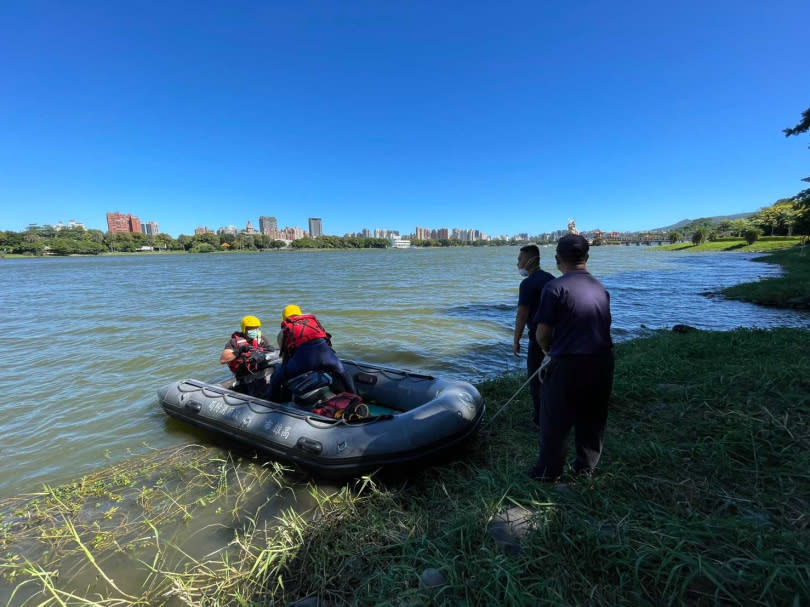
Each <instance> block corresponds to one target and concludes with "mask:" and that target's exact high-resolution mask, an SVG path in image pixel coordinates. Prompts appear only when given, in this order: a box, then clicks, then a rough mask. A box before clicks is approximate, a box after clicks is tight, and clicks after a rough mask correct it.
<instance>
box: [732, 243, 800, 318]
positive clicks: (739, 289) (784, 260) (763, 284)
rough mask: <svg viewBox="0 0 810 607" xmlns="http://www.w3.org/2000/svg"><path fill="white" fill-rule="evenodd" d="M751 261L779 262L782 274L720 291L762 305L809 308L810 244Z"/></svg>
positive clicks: (734, 297) (733, 297)
mask: <svg viewBox="0 0 810 607" xmlns="http://www.w3.org/2000/svg"><path fill="white" fill-rule="evenodd" d="M754 261H764V262H767V263H776V264H779V265H781V266H782V268H783V269H784V271H785V274H784V276H780V277H779V278H768V279H765V280H761V281H759V282H749V283H743V284H739V285H735V286H733V287H729V288H728V289H725V290H723V291H722V293H723V295H725V296H726V297H729V298H731V299H741V300H744V301H750V302H753V303H757V304H761V305H765V306H777V307H781V308H804V309H808V308H810V247H807V246H805V247H793V248H791V249H787V250H784V251H778V252H776V253H773V254H771V255H767V256H765V257H757V258H756V259H755V260H754Z"/></svg>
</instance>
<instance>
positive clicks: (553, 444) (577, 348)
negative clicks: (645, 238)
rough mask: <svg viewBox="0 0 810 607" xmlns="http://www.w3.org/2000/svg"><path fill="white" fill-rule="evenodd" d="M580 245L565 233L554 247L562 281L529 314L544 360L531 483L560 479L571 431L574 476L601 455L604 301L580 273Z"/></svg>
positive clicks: (607, 342)
mask: <svg viewBox="0 0 810 607" xmlns="http://www.w3.org/2000/svg"><path fill="white" fill-rule="evenodd" d="M588 248H589V247H588V241H587V240H585V238H583V237H582V236H580V235H578V234H568V235H566V236H563V237H562V238H560V240H559V241H558V243H557V254H556V256H555V259H556V260H557V267H558V268H559V269H560V271H561V272H562V273H563V275H562V276H560V277H559V278H556V279H554V280H552V281H550V282H549V283H548V284H546V286H545V287H544V288H543V294H542V297H541V299H540V307H539V308H538V310H537V314H536V315H535V318H534V320H535V323H536V324H537V330H536V333H535V336H536V339H537V343H538V344H539V345H540V347H541V348H542V349H543V351H544V352H546V353H548V354H549V355H550V356H551V363H550V364H549V365H548V367H547V369H546V373H545V377H544V380H543V384H542V397H541V398H542V403H543V405H542V407H541V410H540V427H541V435H540V453H539V455H538V458H537V463H535V465H534V467H533V468H532V469H531V470H530V471H529V476H531V477H532V478H534V479H536V480H541V481H552V480H556V479H557V478H559V477H560V476H561V475H562V470H563V462H564V461H565V440H566V438H567V436H568V433H569V432H570V431H571V428H572V427H573V428H574V442H575V444H576V459H575V460H574V461H573V462H572V464H571V469H572V470H573V471H574V472H575V473H585V474H589V475H590V474H591V473H592V472H593V470H594V468H595V467H596V464H597V463H598V462H599V457H600V456H601V454H602V444H603V441H604V435H605V424H606V422H607V413H608V399H609V398H610V392H611V390H612V389H613V342H612V340H611V337H610V322H611V316H610V295H609V294H608V292H607V291H606V290H605V287H603V286H602V283H600V282H599V281H598V280H597V279H596V278H594V277H593V276H591V274H589V273H588V271H587V269H586V268H585V264H586V262H587V261H588Z"/></svg>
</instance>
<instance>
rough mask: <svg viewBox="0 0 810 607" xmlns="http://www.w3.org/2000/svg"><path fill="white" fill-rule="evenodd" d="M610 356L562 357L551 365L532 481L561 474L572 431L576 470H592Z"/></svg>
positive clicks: (602, 434) (600, 440) (604, 418)
mask: <svg viewBox="0 0 810 607" xmlns="http://www.w3.org/2000/svg"><path fill="white" fill-rule="evenodd" d="M613 367H614V362H613V352H612V351H611V350H608V351H606V352H603V353H600V354H593V355H581V356H561V357H556V358H554V359H553V360H552V361H551V364H550V365H549V368H548V369H547V373H546V376H545V379H544V381H543V384H542V386H543V387H542V406H541V408H540V454H539V456H538V458H537V463H536V464H535V466H534V468H533V469H532V475H533V476H536V477H545V478H556V477H558V476H560V475H562V471H563V464H564V462H565V442H566V438H567V437H568V433H569V432H570V431H571V428H572V427H573V428H574V442H575V444H576V460H575V461H574V464H573V465H574V468H575V469H576V470H577V471H591V470H593V469H594V468H596V464H597V463H598V462H599V458H600V456H601V455H602V444H603V442H604V437H605V424H606V422H607V414H608V400H609V398H610V392H611V390H612V389H613Z"/></svg>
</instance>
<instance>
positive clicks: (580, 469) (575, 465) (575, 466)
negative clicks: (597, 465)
mask: <svg viewBox="0 0 810 607" xmlns="http://www.w3.org/2000/svg"><path fill="white" fill-rule="evenodd" d="M568 469H569V470H570V471H571V472H573V473H574V474H576V475H577V476H587V477H588V478H590V477H592V476H593V469H592V468H586V467H585V466H583V465H582V464H580V463H579V462H578V461H576V460H574V461H573V462H571V463H570V464H568Z"/></svg>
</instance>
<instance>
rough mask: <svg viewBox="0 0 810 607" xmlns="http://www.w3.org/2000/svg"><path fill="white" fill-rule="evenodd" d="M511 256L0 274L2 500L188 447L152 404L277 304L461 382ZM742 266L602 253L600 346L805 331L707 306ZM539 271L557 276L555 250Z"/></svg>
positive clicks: (741, 275) (165, 264)
mask: <svg viewBox="0 0 810 607" xmlns="http://www.w3.org/2000/svg"><path fill="white" fill-rule="evenodd" d="M517 253H518V249H517V248H516V247H484V248H457V249H427V250H423V249H411V250H360V251H313V252H267V253H257V254H233V255H148V256H137V255H133V256H121V257H71V258H42V259H3V260H0V276H1V277H2V280H3V285H4V287H3V288H2V291H0V308H2V311H3V313H2V315H1V316H0V333H2V335H3V347H2V349H0V433H1V434H2V441H0V457H2V459H3V461H4V462H5V464H4V466H2V467H1V468H0V498H2V497H9V496H12V495H15V494H18V493H20V492H29V491H36V490H38V489H40V488H41V486H42V484H43V483H48V484H58V483H60V482H64V481H67V480H69V479H73V478H75V477H77V476H80V475H81V474H85V473H87V472H89V471H90V470H93V469H95V468H97V467H98V466H100V465H102V464H104V463H107V462H116V461H120V460H122V459H124V458H126V457H128V456H129V455H130V454H131V453H133V452H138V450H139V449H141V450H143V449H144V445H148V446H149V447H153V448H162V447H169V446H173V445H181V444H184V443H188V442H190V441H193V440H194V439H195V438H196V437H194V436H192V435H191V434H190V433H189V431H188V429H186V428H185V427H184V426H183V425H182V424H180V423H179V422H176V421H174V420H171V421H170V420H168V418H167V417H166V416H165V415H164V414H163V412H162V410H161V409H160V407H159V405H158V403H157V399H156V396H155V391H156V390H157V388H158V387H160V386H162V385H164V384H167V383H169V382H170V381H173V380H175V379H179V378H183V377H197V378H201V379H209V378H212V377H216V376H219V375H222V373H223V367H222V366H221V365H219V364H218V358H219V355H220V352H221V351H222V348H223V346H224V345H225V342H226V341H227V339H228V337H229V336H230V334H231V332H232V331H234V330H235V329H237V328H238V324H239V319H240V318H241V317H242V316H244V315H246V314H253V315H256V316H259V317H260V318H261V319H262V321H263V322H264V327H265V334H266V335H267V336H268V337H270V339H271V340H272V339H273V338H274V336H275V333H276V327H277V326H278V322H279V321H280V314H281V309H282V307H283V306H284V305H286V304H289V303H295V304H298V305H299V306H301V308H302V309H303V310H304V311H305V312H313V313H316V314H317V315H318V317H319V318H320V319H321V321H322V322H323V324H324V325H325V327H326V328H327V330H328V331H330V332H331V333H332V335H333V343H334V346H335V348H336V349H337V350H338V352H339V354H340V355H341V357H343V358H348V359H354V360H364V361H369V362H374V363H380V364H385V365H389V366H394V367H404V368H409V369H413V370H418V371H423V372H428V373H436V374H443V375H447V376H452V377H455V378H461V379H466V380H469V381H476V380H480V379H482V378H486V377H491V376H493V375H496V374H499V373H501V372H503V371H506V370H509V369H516V368H518V367H519V366H520V367H521V368H522V366H523V364H524V362H523V361H520V360H517V359H515V357H514V356H513V355H512V354H511V341H512V340H511V328H512V322H513V318H514V312H515V303H516V299H517V289H518V284H519V282H520V277H519V275H518V273H517V269H516V266H515V260H516V257H517ZM750 258H751V255H746V254H737V253H735V254H731V253H720V254H696V253H679V252H663V251H658V250H655V248H649V247H600V248H594V249H593V250H592V251H591V261H590V263H589V264H588V265H589V269H590V270H591V272H592V273H593V274H595V275H596V276H597V277H599V278H600V279H601V280H602V281H603V282H604V284H605V285H606V286H607V288H608V290H609V291H610V292H611V299H612V311H613V318H614V324H613V334H614V339H615V340H616V341H621V340H624V339H628V338H632V337H634V336H638V335H642V334H644V333H646V332H649V330H650V329H657V328H669V327H671V326H672V325H673V324H676V323H686V324H690V325H694V326H696V327H699V328H703V329H730V328H733V327H739V326H743V327H751V326H757V327H763V328H767V327H774V326H800V327H808V326H810V315H808V314H807V313H799V312H794V311H787V310H776V309H768V308H761V307H757V306H753V305H750V304H745V303H740V302H734V301H726V300H723V299H722V298H707V297H705V296H703V295H702V293H704V292H707V291H714V290H717V289H720V288H723V287H726V286H729V285H732V284H736V283H739V282H747V281H751V280H756V279H757V278H758V277H770V276H776V275H778V274H779V273H780V270H779V268H778V267H776V266H772V265H766V264H762V263H752V262H751V261H750ZM541 265H542V266H543V267H544V268H545V269H549V270H551V271H552V273H554V274H555V275H557V274H558V272H557V271H556V269H555V268H553V250H552V249H551V248H548V247H546V248H543V249H542V255H541Z"/></svg>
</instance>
